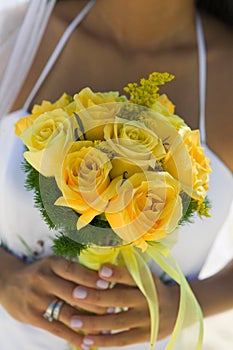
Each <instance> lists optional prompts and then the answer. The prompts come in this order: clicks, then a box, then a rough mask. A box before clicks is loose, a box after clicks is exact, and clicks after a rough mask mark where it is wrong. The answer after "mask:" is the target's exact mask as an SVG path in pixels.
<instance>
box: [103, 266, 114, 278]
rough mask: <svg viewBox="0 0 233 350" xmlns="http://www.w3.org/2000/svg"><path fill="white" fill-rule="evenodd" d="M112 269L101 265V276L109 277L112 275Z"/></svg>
mask: <svg viewBox="0 0 233 350" xmlns="http://www.w3.org/2000/svg"><path fill="white" fill-rule="evenodd" d="M112 273H113V271H112V269H110V267H107V266H103V267H101V269H100V274H101V275H102V276H103V277H111V276H112Z"/></svg>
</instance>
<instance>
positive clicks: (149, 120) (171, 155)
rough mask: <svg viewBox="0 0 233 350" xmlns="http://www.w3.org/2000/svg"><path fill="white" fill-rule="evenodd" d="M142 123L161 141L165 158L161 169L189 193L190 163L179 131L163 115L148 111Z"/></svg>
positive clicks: (190, 183) (190, 189) (190, 179)
mask: <svg viewBox="0 0 233 350" xmlns="http://www.w3.org/2000/svg"><path fill="white" fill-rule="evenodd" d="M143 123H144V124H145V125H146V126H147V127H148V128H150V129H151V130H153V131H154V132H155V133H156V134H157V135H158V136H159V137H160V138H161V139H162V140H163V144H164V146H165V148H166V156H165V158H163V159H162V168H163V169H164V170H165V171H167V172H168V173H170V174H171V175H172V176H173V177H174V178H175V179H177V180H178V181H179V182H180V183H181V185H182V188H183V189H184V188H185V190H186V191H189V192H191V191H192V163H191V158H190V155H189V152H188V150H187V147H186V146H185V144H184V141H183V137H182V135H181V134H180V131H179V130H180V129H179V130H177V129H176V128H175V127H174V126H173V125H172V124H171V123H169V122H168V121H167V120H166V118H165V117H164V116H163V115H161V114H159V113H157V112H155V111H150V112H149V113H148V114H147V115H146V116H145V117H144V119H143ZM185 128H188V127H185ZM181 129H182V128H181Z"/></svg>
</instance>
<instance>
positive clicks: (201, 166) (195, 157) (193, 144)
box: [184, 129, 211, 202]
mask: <svg viewBox="0 0 233 350" xmlns="http://www.w3.org/2000/svg"><path fill="white" fill-rule="evenodd" d="M184 144H185V146H186V147H187V150H188V152H189V155H190V157H191V162H192V175H193V178H192V187H193V193H192V197H193V198H194V199H197V200H199V201H201V202H202V201H203V200H204V199H205V197H206V191H207V190H208V188H209V173H210V172H211V168H210V160H209V158H207V157H206V156H205V152H204V148H203V147H201V143H200V132H199V130H188V129H187V130H186V132H185V134H184Z"/></svg>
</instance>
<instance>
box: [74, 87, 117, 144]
mask: <svg viewBox="0 0 233 350" xmlns="http://www.w3.org/2000/svg"><path fill="white" fill-rule="evenodd" d="M74 100H75V103H76V113H77V114H78V116H79V117H80V119H81V121H82V124H83V128H84V131H85V136H86V138H87V139H88V140H103V129H104V126H105V124H106V123H109V122H112V121H113V120H114V117H115V115H116V114H117V112H118V111H119V110H120V108H121V103H119V102H118V101H119V100H120V98H119V96H118V93H117V92H109V93H100V92H98V93H94V92H93V91H92V90H91V89H90V88H85V89H83V90H81V91H80V92H79V93H78V94H76V95H75V96H74ZM80 134H82V130H80Z"/></svg>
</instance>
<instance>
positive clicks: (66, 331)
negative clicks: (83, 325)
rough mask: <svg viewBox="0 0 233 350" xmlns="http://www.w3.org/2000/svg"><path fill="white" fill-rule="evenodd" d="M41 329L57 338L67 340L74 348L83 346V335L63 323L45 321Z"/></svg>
mask: <svg viewBox="0 0 233 350" xmlns="http://www.w3.org/2000/svg"><path fill="white" fill-rule="evenodd" d="M40 328H43V329H45V330H46V331H48V332H50V333H52V334H54V335H55V336H57V337H60V338H63V339H65V340H66V341H68V342H69V343H71V344H73V345H74V346H77V347H80V346H81V344H82V340H83V335H81V334H78V333H77V331H73V330H72V329H71V328H69V327H67V326H66V325H64V324H63V323H61V322H58V321H53V322H48V321H47V320H43V321H42V322H41V325H40Z"/></svg>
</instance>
